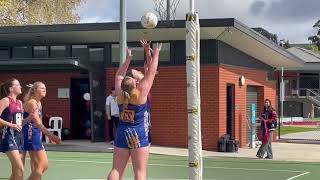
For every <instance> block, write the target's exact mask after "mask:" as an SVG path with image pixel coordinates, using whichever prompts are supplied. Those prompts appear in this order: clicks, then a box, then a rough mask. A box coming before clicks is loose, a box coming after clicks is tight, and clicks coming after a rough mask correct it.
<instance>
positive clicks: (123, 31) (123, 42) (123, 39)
mask: <svg viewBox="0 0 320 180" xmlns="http://www.w3.org/2000/svg"><path fill="white" fill-rule="evenodd" d="M119 34H120V38H119V39H120V40H119V41H120V42H119V44H120V45H119V48H120V64H119V65H121V64H123V63H124V61H125V59H126V49H127V21H126V0H120V33H119Z"/></svg>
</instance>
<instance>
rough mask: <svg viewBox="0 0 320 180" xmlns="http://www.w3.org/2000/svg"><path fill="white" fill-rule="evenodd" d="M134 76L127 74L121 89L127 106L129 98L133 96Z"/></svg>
mask: <svg viewBox="0 0 320 180" xmlns="http://www.w3.org/2000/svg"><path fill="white" fill-rule="evenodd" d="M132 80H133V79H132V78H131V77H129V76H125V77H124V79H123V80H122V83H121V89H122V93H123V97H124V99H125V100H124V105H125V106H127V105H128V104H129V99H130V97H131V92H132V90H133V89H134V86H133V84H132Z"/></svg>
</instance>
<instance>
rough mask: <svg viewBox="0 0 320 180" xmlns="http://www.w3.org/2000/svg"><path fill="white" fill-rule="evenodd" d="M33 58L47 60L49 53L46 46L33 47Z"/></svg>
mask: <svg viewBox="0 0 320 180" xmlns="http://www.w3.org/2000/svg"><path fill="white" fill-rule="evenodd" d="M33 57H34V58H48V57H49V51H48V47H47V46H34V47H33Z"/></svg>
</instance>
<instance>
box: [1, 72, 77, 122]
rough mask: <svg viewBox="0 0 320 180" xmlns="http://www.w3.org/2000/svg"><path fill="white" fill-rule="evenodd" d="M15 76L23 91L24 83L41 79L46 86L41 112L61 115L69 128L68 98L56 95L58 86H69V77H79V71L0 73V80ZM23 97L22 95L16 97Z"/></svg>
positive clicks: (24, 89) (25, 90) (25, 88)
mask: <svg viewBox="0 0 320 180" xmlns="http://www.w3.org/2000/svg"><path fill="white" fill-rule="evenodd" d="M12 77H15V78H17V79H18V80H19V81H20V84H21V85H22V91H23V93H26V92H27V90H28V88H27V87H26V84H29V83H33V82H35V81H42V82H44V83H45V85H46V87H47V95H46V97H45V98H44V99H43V100H42V106H43V112H44V113H45V114H48V115H52V116H61V117H62V118H63V127H64V128H70V109H71V108H70V99H62V98H59V99H58V98H57V97H58V88H70V79H71V78H72V77H81V75H80V74H79V73H66V72H57V73H54V72H50V73H24V74H0V82H4V81H5V80H7V79H8V78H12ZM18 98H19V99H22V98H23V95H21V96H19V97H18Z"/></svg>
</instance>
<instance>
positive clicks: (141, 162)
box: [108, 44, 162, 180]
mask: <svg viewBox="0 0 320 180" xmlns="http://www.w3.org/2000/svg"><path fill="white" fill-rule="evenodd" d="M161 47H162V44H160V45H159V44H157V46H156V47H155V48H154V49H153V51H152V53H153V54H152V61H151V64H150V66H149V68H148V71H147V72H146V74H145V76H144V77H143V79H142V80H141V81H140V82H139V83H138V84H137V80H136V79H134V78H132V77H130V76H125V74H126V71H127V69H128V67H129V64H130V62H131V58H132V55H131V50H130V49H127V60H126V62H125V63H124V64H122V65H121V66H120V67H119V69H118V71H117V73H116V77H115V91H116V94H117V97H118V104H119V110H120V118H119V119H120V121H119V126H118V130H117V134H116V139H115V143H114V146H115V148H114V154H113V167H112V170H111V172H110V174H109V176H108V180H118V179H123V175H124V171H125V169H126V167H127V163H128V160H129V157H130V156H131V159H132V165H133V170H134V174H135V179H139V180H145V179H146V178H147V164H148V159H149V145H150V143H149V139H148V132H149V125H147V122H148V121H149V113H148V106H147V98H148V94H149V92H150V89H151V87H152V84H153V80H154V77H155V74H156V71H157V67H158V58H159V52H160V50H161Z"/></svg>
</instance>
